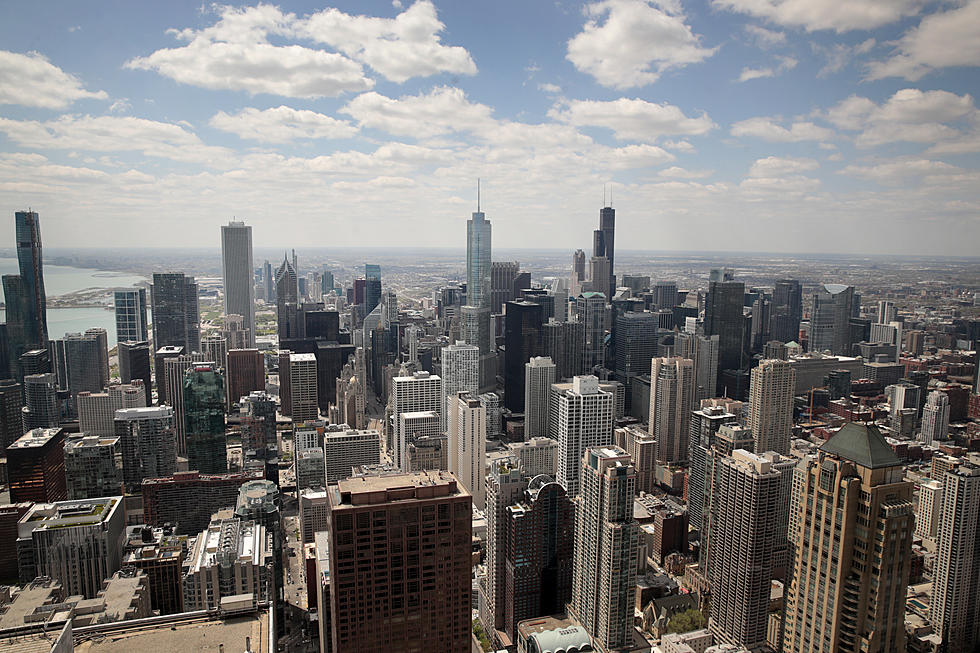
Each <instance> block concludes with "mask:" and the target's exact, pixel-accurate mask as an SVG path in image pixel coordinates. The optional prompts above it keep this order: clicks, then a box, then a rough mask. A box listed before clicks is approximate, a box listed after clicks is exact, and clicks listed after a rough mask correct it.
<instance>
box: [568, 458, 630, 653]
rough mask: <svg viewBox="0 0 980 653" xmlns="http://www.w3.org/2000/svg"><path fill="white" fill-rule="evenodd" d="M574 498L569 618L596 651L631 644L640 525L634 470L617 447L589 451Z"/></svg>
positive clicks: (583, 463) (584, 459)
mask: <svg viewBox="0 0 980 653" xmlns="http://www.w3.org/2000/svg"><path fill="white" fill-rule="evenodd" d="M583 453H584V456H583V459H582V463H581V468H582V477H581V483H582V494H581V495H580V496H577V497H575V499H574V501H575V504H576V505H575V552H574V564H573V566H572V569H573V571H572V574H573V575H572V600H571V601H570V602H569V604H568V612H569V614H570V615H572V616H574V617H575V618H576V619H578V622H579V623H581V624H582V626H583V627H584V628H585V629H586V630H587V631H589V634H590V635H591V636H592V637H593V639H595V640H596V643H597V644H598V645H599V647H600V648H599V650H602V651H612V650H616V649H618V648H621V647H624V646H625V645H627V644H630V643H632V633H633V604H634V602H635V598H634V592H635V591H636V562H637V556H638V547H639V526H638V525H637V523H636V521H635V520H634V519H633V496H634V494H635V487H636V471H635V470H634V469H633V465H632V463H631V461H630V457H629V454H627V453H626V452H625V451H623V450H622V449H620V448H619V447H615V446H605V447H589V448H587V449H585V450H584V452H583Z"/></svg>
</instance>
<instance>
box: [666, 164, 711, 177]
mask: <svg viewBox="0 0 980 653" xmlns="http://www.w3.org/2000/svg"><path fill="white" fill-rule="evenodd" d="M657 174H658V175H659V176H661V177H667V178H668V179H704V178H705V177H710V176H711V175H713V174H714V171H713V170H688V169H686V168H680V167H678V166H671V167H669V168H664V169H663V170H661V171H660V172H658V173H657Z"/></svg>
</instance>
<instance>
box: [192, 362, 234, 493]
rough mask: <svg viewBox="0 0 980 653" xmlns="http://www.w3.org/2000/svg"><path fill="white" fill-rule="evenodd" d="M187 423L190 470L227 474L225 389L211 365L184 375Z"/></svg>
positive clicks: (193, 368) (201, 366)
mask: <svg viewBox="0 0 980 653" xmlns="http://www.w3.org/2000/svg"><path fill="white" fill-rule="evenodd" d="M184 424H185V427H186V434H187V435H186V437H187V465H188V469H191V470H195V471H199V472H201V473H202V474H224V473H225V472H227V471H228V454H227V453H226V451H225V386H224V382H223V379H222V378H221V374H219V373H218V372H216V371H215V369H214V367H212V366H211V365H206V364H205V365H195V366H194V367H191V368H189V369H188V370H187V372H186V373H185V374H184Z"/></svg>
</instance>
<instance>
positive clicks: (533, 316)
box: [504, 302, 542, 413]
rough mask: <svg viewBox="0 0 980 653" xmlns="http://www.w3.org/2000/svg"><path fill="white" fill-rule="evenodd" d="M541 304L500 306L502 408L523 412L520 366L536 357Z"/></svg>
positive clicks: (539, 334) (522, 375) (522, 378)
mask: <svg viewBox="0 0 980 653" xmlns="http://www.w3.org/2000/svg"><path fill="white" fill-rule="evenodd" d="M541 314H542V307H541V304H533V303H531V302H507V303H506V304H504V346H505V347H506V348H507V353H506V355H505V356H504V405H505V406H506V407H507V408H508V409H510V410H511V412H514V413H523V412H524V364H525V363H527V362H528V361H529V360H531V357H532V356H537V355H538V354H539V352H540V346H541Z"/></svg>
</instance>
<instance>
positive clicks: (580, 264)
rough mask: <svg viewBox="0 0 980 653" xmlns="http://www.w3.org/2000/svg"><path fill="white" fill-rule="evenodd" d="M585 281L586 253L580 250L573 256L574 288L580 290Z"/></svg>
mask: <svg viewBox="0 0 980 653" xmlns="http://www.w3.org/2000/svg"><path fill="white" fill-rule="evenodd" d="M583 281H585V252H583V251H582V250H580V249H577V250H575V252H574V253H573V254H572V282H573V283H572V287H573V288H580V287H581V284H582V282H583Z"/></svg>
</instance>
